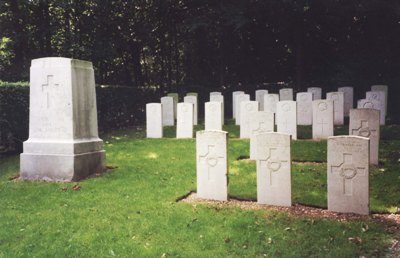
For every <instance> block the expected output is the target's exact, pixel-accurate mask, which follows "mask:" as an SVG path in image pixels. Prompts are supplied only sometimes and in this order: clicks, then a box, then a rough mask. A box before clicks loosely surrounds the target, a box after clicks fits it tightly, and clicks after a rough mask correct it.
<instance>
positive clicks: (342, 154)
mask: <svg viewBox="0 0 400 258" xmlns="http://www.w3.org/2000/svg"><path fill="white" fill-rule="evenodd" d="M327 167H328V171H327V173H328V210H330V211H334V212H344V213H357V214H364V215H367V214H368V213H369V208H368V206H369V179H368V177H369V139H368V138H364V137H359V136H332V137H329V138H328V165H327Z"/></svg>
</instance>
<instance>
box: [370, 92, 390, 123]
mask: <svg viewBox="0 0 400 258" xmlns="http://www.w3.org/2000/svg"><path fill="white" fill-rule="evenodd" d="M371 91H383V92H385V101H384V102H385V117H386V114H387V103H388V86H387V85H372V86H371Z"/></svg>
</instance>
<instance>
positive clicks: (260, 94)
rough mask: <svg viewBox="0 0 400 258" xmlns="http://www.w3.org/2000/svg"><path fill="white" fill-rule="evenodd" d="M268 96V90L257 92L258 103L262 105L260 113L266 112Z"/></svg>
mask: <svg viewBox="0 0 400 258" xmlns="http://www.w3.org/2000/svg"><path fill="white" fill-rule="evenodd" d="M265 94H268V90H256V101H258V103H260V111H264V95H265Z"/></svg>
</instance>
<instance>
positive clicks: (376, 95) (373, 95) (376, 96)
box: [365, 91, 386, 125]
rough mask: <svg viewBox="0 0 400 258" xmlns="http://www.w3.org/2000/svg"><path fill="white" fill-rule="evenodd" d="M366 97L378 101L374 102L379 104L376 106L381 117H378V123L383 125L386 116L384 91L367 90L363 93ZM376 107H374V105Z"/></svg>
mask: <svg viewBox="0 0 400 258" xmlns="http://www.w3.org/2000/svg"><path fill="white" fill-rule="evenodd" d="M365 95H366V99H367V100H375V101H378V102H375V103H376V104H379V106H378V107H377V108H378V109H379V111H380V112H381V113H380V114H381V119H380V124H381V125H384V124H385V122H386V121H385V120H386V119H385V118H386V112H385V106H386V99H385V92H384V91H367V92H366V93H365ZM374 108H376V107H374Z"/></svg>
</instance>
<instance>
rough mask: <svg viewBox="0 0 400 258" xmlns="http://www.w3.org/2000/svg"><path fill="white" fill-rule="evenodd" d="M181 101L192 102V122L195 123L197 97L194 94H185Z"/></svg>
mask: <svg viewBox="0 0 400 258" xmlns="http://www.w3.org/2000/svg"><path fill="white" fill-rule="evenodd" d="M183 102H185V103H192V104H193V124H194V125H197V120H198V112H197V110H198V104H197V97H196V96H185V97H184V98H183Z"/></svg>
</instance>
